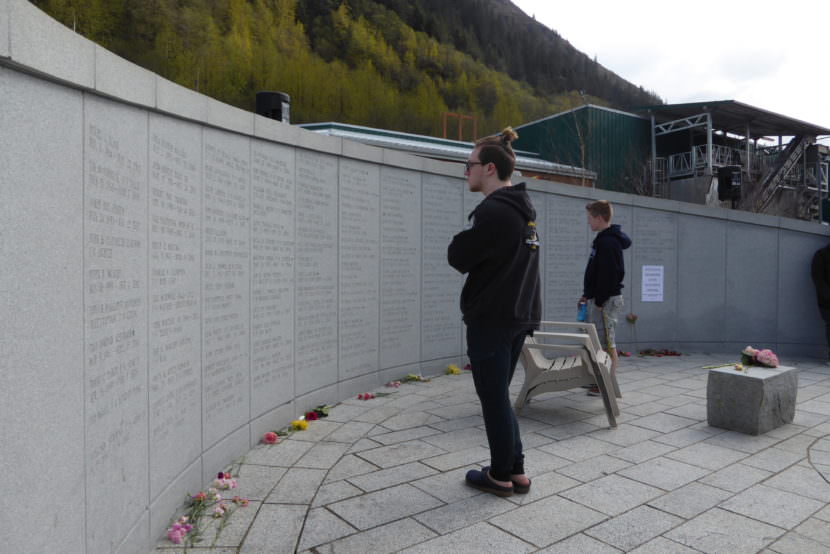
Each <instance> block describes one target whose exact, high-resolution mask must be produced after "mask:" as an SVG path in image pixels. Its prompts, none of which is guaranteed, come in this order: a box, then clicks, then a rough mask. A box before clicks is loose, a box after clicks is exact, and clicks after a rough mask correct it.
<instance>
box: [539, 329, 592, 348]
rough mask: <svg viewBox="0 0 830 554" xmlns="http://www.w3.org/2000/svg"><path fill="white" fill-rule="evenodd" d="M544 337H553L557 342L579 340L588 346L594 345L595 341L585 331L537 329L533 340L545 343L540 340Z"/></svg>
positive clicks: (581, 343)
mask: <svg viewBox="0 0 830 554" xmlns="http://www.w3.org/2000/svg"><path fill="white" fill-rule="evenodd" d="M543 339H551V340H553V341H556V342H561V341H569V342H574V341H575V342H578V343H579V344H580V345H583V346H585V347H586V348H591V347H593V341H592V340H591V336H590V335H588V334H585V333H549V332H546V331H537V332H535V333H533V340H534V342H536V343H537V344H544V343H540V342H538V341H539V340H543Z"/></svg>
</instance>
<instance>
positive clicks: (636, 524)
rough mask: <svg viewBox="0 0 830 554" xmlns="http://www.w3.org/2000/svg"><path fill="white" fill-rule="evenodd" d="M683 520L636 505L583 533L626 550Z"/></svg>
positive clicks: (657, 535) (660, 533)
mask: <svg viewBox="0 0 830 554" xmlns="http://www.w3.org/2000/svg"><path fill="white" fill-rule="evenodd" d="M681 523H683V520H682V519H681V518H679V517H677V516H673V515H671V514H667V513H665V512H661V511H660V510H655V509H654V508H650V507H648V506H638V507H636V508H634V509H633V510H631V511H628V512H626V513H624V514H622V515H620V516H617V517H615V518H613V519H610V520H608V521H606V522H603V523H601V524H599V525H597V526H595V527H592V528H591V529H589V530H588V531H586V532H585V533H586V534H587V535H588V536H591V537H594V538H596V539H599V540H601V541H603V542H605V543H607V544H610V545H613V546H615V547H617V548H619V549H620V550H623V551H625V552H628V551H630V550H633V549H634V548H636V547H638V546H640V545H641V544H643V543H646V542H648V541H650V540H651V539H653V538H655V537H659V536H660V535H662V534H663V533H665V532H666V531H668V530H670V529H672V528H674V527H677V526H678V525H680V524H681Z"/></svg>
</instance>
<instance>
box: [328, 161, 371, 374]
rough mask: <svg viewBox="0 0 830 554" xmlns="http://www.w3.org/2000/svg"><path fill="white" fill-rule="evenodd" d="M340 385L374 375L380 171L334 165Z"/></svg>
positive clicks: (351, 163)
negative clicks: (337, 188)
mask: <svg viewBox="0 0 830 554" xmlns="http://www.w3.org/2000/svg"><path fill="white" fill-rule="evenodd" d="M339 196H340V201H339V203H338V204H339V212H340V213H339V222H340V240H339V246H340V247H339V259H340V274H339V281H340V293H339V300H340V310H339V312H338V314H339V323H340V324H339V333H338V337H339V341H338V342H339V354H338V359H339V364H340V379H341V380H343V379H349V378H351V377H357V376H359V375H365V374H367V373H371V372H373V371H377V369H378V309H379V300H378V295H379V287H380V283H379V279H380V169H379V168H378V166H377V165H376V164H370V163H366V162H359V161H355V160H349V159H343V160H341V161H340V191H339Z"/></svg>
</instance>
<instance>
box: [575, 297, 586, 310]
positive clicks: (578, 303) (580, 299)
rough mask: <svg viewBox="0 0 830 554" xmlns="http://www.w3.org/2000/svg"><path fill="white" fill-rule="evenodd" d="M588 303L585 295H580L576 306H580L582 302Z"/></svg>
mask: <svg viewBox="0 0 830 554" xmlns="http://www.w3.org/2000/svg"><path fill="white" fill-rule="evenodd" d="M587 303H588V299H587V298H585V297H584V296H580V297H579V300H577V301H576V307H577V308H579V305H580V304H587Z"/></svg>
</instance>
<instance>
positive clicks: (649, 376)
mask: <svg viewBox="0 0 830 554" xmlns="http://www.w3.org/2000/svg"><path fill="white" fill-rule="evenodd" d="M721 357H722V356H720V357H719V356H716V355H702V354H694V355H684V356H682V357H680V358H677V359H670V360H669V359H665V358H661V359H654V358H648V357H646V358H636V357H634V358H626V359H624V360H622V361H621V366H620V369H619V374H618V378H619V381H620V385H621V388H622V390H623V399H622V400H621V402H620V409H621V411H622V413H621V417H620V418H618V422H619V426H618V427H617V428H616V429H609V428H608V426H607V420H606V419H605V415H604V411H603V408H602V405H601V403H600V402H599V401H598V399H596V398H590V397H587V396H586V395H585V392H584V391H583V390H581V389H575V390H573V391H561V392H558V393H552V394H547V395H541V396H540V397H537V398H535V399H534V401H533V402H531V403H530V404H529V405H528V406H527V407H526V408H525V410H524V413H523V414H522V415H521V417H520V419H519V422H520V423H519V424H520V428H521V429H522V434H523V440H524V442H525V455H526V468H527V470H528V474H529V476H530V477H531V479H532V485H531V491H530V493H529V494H524V495H518V494H516V495H513V496H512V497H509V498H498V497H495V496H492V495H488V494H486V493H481V492H480V491H477V490H475V489H472V488H471V487H469V486H467V485H465V483H464V473H465V472H466V471H467V470H468V469H472V468H476V467H479V466H480V465H486V464H487V463H489V457H490V456H489V451H488V449H487V446H486V444H487V443H486V436H485V433H484V431H483V420H482V418H481V412H480V408H479V406H478V403H477V400H476V397H475V392H474V390H473V385H472V379H471V375H470V373H469V372H464V373H463V374H462V375H459V376H441V377H437V378H434V379H432V381H430V382H429V383H417V384H407V385H404V386H401V387H400V388H399V389H396V390H395V391H392V394H390V395H389V396H385V397H380V398H377V399H374V400H369V401H359V400H356V399H349V400H347V401H345V402H343V403H341V404H339V405H337V406H335V407H333V408H332V409H331V413H330V418H329V419H324V420H320V421H313V422H310V423H309V429H308V431H305V432H298V433H295V434H294V435H292V436H291V437H290V438H287V439H283V440H282V441H281V442H280V443H279V444H276V445H257V446H255V447H254V448H252V449H251V450H250V451H249V452H248V453H247V454H246V455H245V456H243V457H242V458H241V459H240V460H239V461H238V464H237V465H235V466H233V467H235V468H236V469H234V470H233V471H237V472H238V475H236V477H237V479H238V482H239V487H238V488H237V489H235V490H234V491H227V492H229V493H230V492H232V495H236V494H239V495H240V496H243V497H246V498H249V499H250V500H251V503H250V505H249V506H248V507H246V508H238V509H237V511H236V512H234V513H233V514H232V515H231V517H230V518H229V519H228V521H227V525H226V526H225V527H224V528H223V529H222V531H221V533H220V535H219V537H218V538H217V539H216V540H215V542H214V540H213V539H214V538H215V531H216V530H217V529H218V528H219V527H218V526H219V524H220V520H210V521H208V522H207V524H208V525H207V529H208V530H209V531H208V532H207V533H206V537H209V540H206V541H205V542H203V543H201V544H199V545H198V546H197V547H195V548H188V549H187V550H186V551H187V552H205V553H207V552H210V553H211V554H226V553H227V554H230V553H231V552H234V553H246V552H250V553H262V552H280V553H282V552H302V553H304V554H322V553H335V552H336V553H341V552H346V553H349V552H353V553H360V554H364V553H366V552H372V553H375V552H429V553H434V552H471V553H472V552H476V553H479V552H511V553H512V552H549V553H569V554H570V553H583V552H586V553H589V552H596V553H600V554H602V553H614V552H635V553H639V554H650V553H654V554H657V553H659V554H667V553H668V554H671V553H678V554H681V553H687V552H707V553H708V552H711V553H716V552H724V553H729V554H732V553H738V554H740V553H742V552H753V553H754V552H762V553H770V554H775V553H778V554H785V553H790V552H794V553H795V552H797V553H798V554H809V553H811V552H816V553H818V552H821V553H822V554H824V553H826V552H830V482H828V478H830V413H824V412H826V411H827V410H826V409H825V406H826V405H830V402H828V399H830V396H828V395H830V392H828V391H830V368H827V367H825V366H823V365H819V364H818V363H815V362H811V361H810V360H793V361H792V362H793V363H795V364H796V365H798V367H799V369H800V371H801V372H802V375H808V376H809V377H810V381H809V383H810V386H809V387H802V389H801V390H800V391H799V393H800V394H799V399H798V400H799V402H798V405H797V408H796V418H795V420H794V422H793V423H792V424H789V425H785V426H782V427H779V428H777V429H774V430H772V431H770V432H768V433H766V434H764V435H760V436H757V437H753V436H749V435H742V434H740V433H735V432H731V431H725V430H722V429H715V428H712V427H709V426H708V425H707V423H706V421H705V416H704V413H705V403H706V400H705V381H706V370H703V369H701V367H702V366H704V365H710V364H714V363H717V362H718V361H720V358H721ZM786 362H787V363H788V365H789V364H790V362H791V360H786ZM522 377H523V372H521V371H517V380H516V381H515V382H514V383H513V385H512V387H511V391H512V394H516V392H517V391H518V390H519V388H520V387H521V379H522ZM806 382H807V381H802V384H804V383H806ZM817 383H822V384H821V385H818V384H817ZM819 387H822V388H821V389H819ZM824 389H826V390H824ZM802 390H809V391H810V394H803V395H802V394H801V392H802ZM380 391H383V392H390V390H389V389H386V388H383V389H378V391H377V392H380ZM226 496H231V494H228V495H226ZM173 516H174V514H171V518H172V517H173ZM211 544H213V546H211ZM156 551H157V552H159V553H166V554H173V553H179V552H182V553H184V552H185V549H183V548H181V547H177V546H176V545H174V544H172V543H170V542H169V541H167V540H166V539H161V540H160V541H159V542H158V544H157V548H156Z"/></svg>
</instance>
